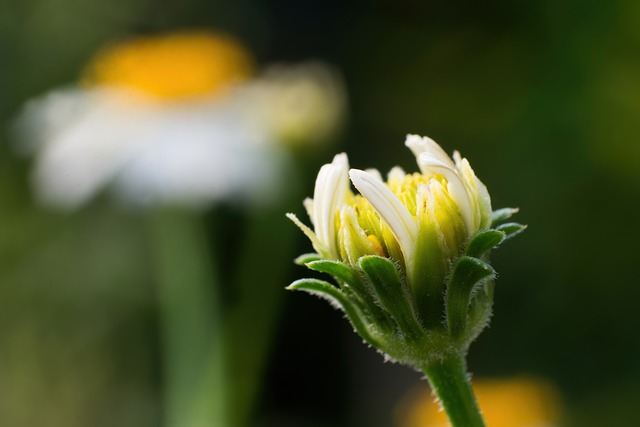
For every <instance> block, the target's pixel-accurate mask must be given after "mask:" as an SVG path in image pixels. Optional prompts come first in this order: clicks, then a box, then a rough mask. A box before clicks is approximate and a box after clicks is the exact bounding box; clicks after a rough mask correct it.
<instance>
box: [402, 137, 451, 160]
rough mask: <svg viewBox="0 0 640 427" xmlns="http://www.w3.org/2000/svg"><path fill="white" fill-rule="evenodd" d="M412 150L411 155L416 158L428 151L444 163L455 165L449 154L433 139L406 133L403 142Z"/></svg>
mask: <svg viewBox="0 0 640 427" xmlns="http://www.w3.org/2000/svg"><path fill="white" fill-rule="evenodd" d="M404 144H405V145H406V146H407V147H409V149H410V150H411V151H412V152H413V155H414V156H416V158H418V157H419V156H420V155H421V154H422V153H429V154H431V155H432V156H433V157H435V158H436V159H438V160H440V161H441V162H443V163H444V164H446V165H448V166H450V167H452V168H453V167H455V164H454V163H453V161H452V160H451V158H450V157H449V155H448V154H447V153H446V152H445V151H444V150H443V149H442V147H440V145H438V143H437V142H435V141H434V140H433V139H431V138H429V137H426V136H423V137H421V136H419V135H407V139H406V141H405V143H404Z"/></svg>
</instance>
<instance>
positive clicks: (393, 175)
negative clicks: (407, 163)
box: [387, 166, 407, 183]
mask: <svg viewBox="0 0 640 427" xmlns="http://www.w3.org/2000/svg"><path fill="white" fill-rule="evenodd" d="M406 176H407V174H406V173H405V172H404V170H402V168H401V167H400V166H394V167H393V168H391V170H390V171H389V174H387V181H389V182H400V183H401V182H403V181H404V178H405V177H406Z"/></svg>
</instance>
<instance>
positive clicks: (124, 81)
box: [82, 31, 253, 100]
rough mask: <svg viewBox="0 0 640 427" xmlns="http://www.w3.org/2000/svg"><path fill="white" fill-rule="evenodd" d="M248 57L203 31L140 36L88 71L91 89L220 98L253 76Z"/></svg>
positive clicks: (98, 58) (106, 52) (102, 57)
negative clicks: (117, 87)
mask: <svg viewBox="0 0 640 427" xmlns="http://www.w3.org/2000/svg"><path fill="white" fill-rule="evenodd" d="M252 68H253V66H252V60H251V58H250V56H249V54H248V53H247V52H246V51H245V50H244V49H243V47H242V46H241V45H240V44H238V43H237V42H236V41H234V40H233V39H231V38H230V37H228V36H224V35H220V34H215V33H211V32H205V31H199V32H197V31H192V32H181V33H174V34H169V35H165V36H155V37H141V38H138V39H135V40H132V41H129V42H125V43H121V44H119V45H116V46H113V47H111V48H108V49H105V50H103V51H102V52H100V53H98V55H97V56H96V57H95V58H94V60H93V61H92V62H91V63H90V64H89V66H88V67H87V69H86V71H85V73H84V76H83V79H82V80H83V83H84V84H85V85H86V86H89V87H95V86H119V87H125V88H131V89H136V90H138V91H140V92H143V93H145V94H147V95H150V96H152V97H155V98H157V99H164V100H176V99H185V98H195V97H203V96H212V95H220V94H222V93H223V92H224V91H225V90H226V89H228V88H229V87H230V86H231V85H233V84H234V83H238V82H241V81H243V80H245V79H247V78H248V77H249V76H250V75H251V72H252Z"/></svg>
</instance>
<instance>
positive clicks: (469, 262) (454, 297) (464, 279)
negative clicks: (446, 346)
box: [446, 256, 495, 339]
mask: <svg viewBox="0 0 640 427" xmlns="http://www.w3.org/2000/svg"><path fill="white" fill-rule="evenodd" d="M492 276H495V270H494V269H493V268H492V267H491V266H490V265H489V264H487V263H486V262H484V261H481V260H479V259H478V258H473V257H469V256H462V257H460V259H459V260H458V261H457V262H456V264H455V266H454V268H453V273H452V274H451V277H450V278H449V283H448V284H447V297H446V307H447V322H448V325H449V334H450V335H451V337H452V338H454V339H457V338H459V337H460V335H461V334H462V333H463V332H464V331H465V329H466V328H467V314H468V310H469V300H470V298H471V291H472V290H473V288H474V286H475V285H476V284H477V283H479V282H481V281H482V280H484V279H487V278H489V277H492Z"/></svg>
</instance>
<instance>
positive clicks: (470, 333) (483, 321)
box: [463, 279, 495, 347]
mask: <svg viewBox="0 0 640 427" xmlns="http://www.w3.org/2000/svg"><path fill="white" fill-rule="evenodd" d="M494 288H495V282H494V281H493V280H491V279H490V280H485V281H484V282H483V283H482V284H481V285H480V286H478V287H477V288H476V290H475V291H474V292H473V295H472V296H471V302H470V304H469V319H468V326H467V329H466V331H465V332H464V336H463V341H464V343H463V345H464V346H465V347H468V346H469V344H471V343H472V342H473V341H474V340H475V339H476V338H477V337H478V335H480V333H481V332H482V331H483V330H484V328H485V327H486V326H487V325H488V324H489V320H490V319H491V313H492V311H493V291H494Z"/></svg>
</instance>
